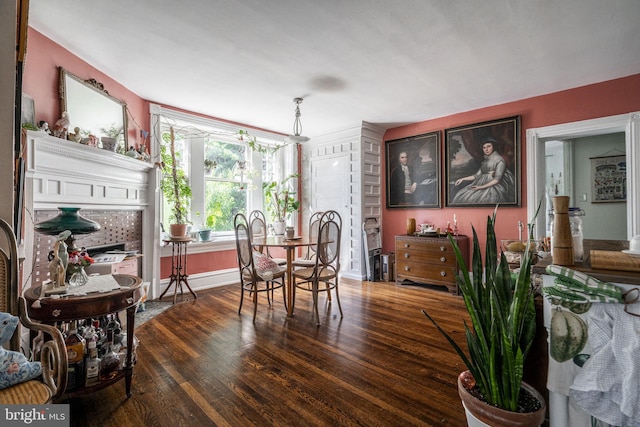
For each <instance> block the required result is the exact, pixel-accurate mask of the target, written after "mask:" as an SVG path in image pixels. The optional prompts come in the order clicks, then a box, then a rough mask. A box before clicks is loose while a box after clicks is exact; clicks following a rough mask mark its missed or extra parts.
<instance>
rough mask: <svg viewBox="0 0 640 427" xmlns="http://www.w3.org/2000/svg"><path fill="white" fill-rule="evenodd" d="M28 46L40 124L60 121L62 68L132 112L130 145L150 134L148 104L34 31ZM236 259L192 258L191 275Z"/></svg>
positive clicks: (29, 85)
mask: <svg viewBox="0 0 640 427" xmlns="http://www.w3.org/2000/svg"><path fill="white" fill-rule="evenodd" d="M27 43H28V46H27V58H26V64H25V69H24V77H23V84H22V91H23V92H24V93H26V94H27V95H29V96H31V97H32V98H33V99H34V103H35V110H36V120H37V121H40V120H45V121H47V122H49V125H51V126H53V123H55V122H56V120H57V119H58V118H59V117H60V100H59V97H58V80H59V72H58V67H59V66H62V67H63V68H65V69H66V70H68V71H70V72H71V73H73V74H75V75H76V76H78V77H80V78H82V79H89V78H93V79H96V80H97V81H99V82H100V83H102V84H103V85H104V87H105V89H107V90H108V91H109V94H110V95H112V96H114V97H115V98H118V99H120V100H122V101H124V102H125V103H126V104H127V107H128V109H129V117H128V128H129V142H130V144H134V145H136V146H137V144H138V143H139V142H141V139H140V128H141V127H142V129H144V130H147V131H148V130H149V128H150V125H149V120H150V118H149V102H148V101H146V100H144V99H142V98H140V97H139V96H138V95H136V94H135V93H133V92H131V91H130V90H128V89H127V88H126V87H124V86H122V85H121V84H120V83H118V82H116V81H115V80H113V79H111V78H110V77H109V76H107V75H105V74H104V73H102V72H101V71H99V70H98V69H96V68H94V67H92V66H91V65H89V64H87V63H86V62H84V61H83V60H81V59H80V58H78V57H77V56H75V55H74V54H72V53H71V52H69V51H68V50H66V49H64V48H63V47H62V46H60V45H58V44H56V43H54V42H53V41H51V40H50V39H48V38H47V37H45V36H44V35H42V34H40V33H39V32H37V31H36V30H34V29H33V28H29V33H28V39H27ZM167 107H168V108H172V107H170V106H167ZM235 257H236V253H235V250H233V251H224V252H216V253H215V260H216V262H215V264H213V263H212V262H211V260H212V259H213V258H214V255H212V254H210V253H209V254H196V255H189V261H188V265H189V273H191V274H196V273H202V272H206V271H213V270H221V269H226V268H233V267H236V266H237V263H236V258H235ZM170 273H171V258H170V257H164V258H162V259H161V260H160V277H161V278H167V277H169V275H170Z"/></svg>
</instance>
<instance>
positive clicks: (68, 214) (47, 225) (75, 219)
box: [34, 208, 100, 236]
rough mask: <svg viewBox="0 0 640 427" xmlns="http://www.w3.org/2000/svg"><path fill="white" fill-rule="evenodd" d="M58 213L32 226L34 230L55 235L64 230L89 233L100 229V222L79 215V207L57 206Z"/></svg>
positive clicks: (74, 232) (73, 232)
mask: <svg viewBox="0 0 640 427" xmlns="http://www.w3.org/2000/svg"><path fill="white" fill-rule="evenodd" d="M58 209H59V210H60V213H58V216H56V217H53V218H51V219H49V220H47V221H42V222H40V223H38V224H36V225H35V226H34V228H35V230H36V232H38V233H42V234H46V235H48V236H56V235H58V234H60V233H61V232H63V231H65V230H69V231H71V233H72V234H91V233H95V232H96V231H98V230H100V224H98V223H97V222H95V221H91V220H90V219H87V218H85V217H83V216H81V215H80V214H79V213H78V211H79V210H80V208H58Z"/></svg>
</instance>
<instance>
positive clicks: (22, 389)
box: [0, 380, 52, 405]
mask: <svg viewBox="0 0 640 427" xmlns="http://www.w3.org/2000/svg"><path fill="white" fill-rule="evenodd" d="M51 396H52V394H51V389H49V387H47V386H46V384H45V383H43V382H41V381H38V380H31V381H26V382H23V383H20V384H16V385H13V386H11V387H7V388H5V389H2V390H0V404H2V405H15V404H20V405H32V404H33V405H44V404H45V403H49V402H50V401H51Z"/></svg>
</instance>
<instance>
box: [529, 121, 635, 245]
mask: <svg viewBox="0 0 640 427" xmlns="http://www.w3.org/2000/svg"><path fill="white" fill-rule="evenodd" d="M615 132H624V134H625V145H626V147H625V148H626V153H627V236H628V238H629V239H631V238H632V237H633V236H635V235H638V234H640V206H639V203H640V185H639V184H638V182H639V180H640V112H637V111H636V112H633V113H628V114H620V115H617V116H609V117H602V118H597V119H591V120H583V121H579V122H572V123H564V124H559V125H553V126H545V127H541V128H532V129H527V218H528V221H529V222H531V221H532V220H533V218H534V216H535V213H536V208H537V207H538V202H539V201H540V200H543V199H544V195H545V174H544V173H539V172H540V171H544V170H545V163H544V143H545V142H546V141H548V140H551V139H559V140H563V139H572V138H580V137H585V136H594V135H603V134H609V133H615ZM543 209H544V206H543ZM535 230H536V233H537V234H538V235H537V238H540V236H541V234H542V233H544V230H545V218H544V215H538V218H537V219H536V227H535Z"/></svg>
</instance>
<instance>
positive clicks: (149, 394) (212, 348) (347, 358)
mask: <svg viewBox="0 0 640 427" xmlns="http://www.w3.org/2000/svg"><path fill="white" fill-rule="evenodd" d="M239 292H240V291H239V288H238V286H225V287H220V288H215V289H211V290H207V291H201V292H199V293H198V298H197V299H196V300H193V299H191V298H190V297H186V296H185V300H184V301H183V302H179V303H177V304H176V305H175V306H173V307H171V308H169V309H168V310H166V311H164V312H162V313H160V314H158V315H157V316H156V317H154V318H152V319H151V320H149V321H147V322H146V323H144V324H143V325H140V326H139V327H137V328H136V336H137V337H138V339H139V340H140V345H139V347H138V363H137V365H136V367H135V370H134V378H133V386H132V396H131V397H130V398H126V396H125V392H124V382H121V383H118V384H114V385H113V386H111V387H109V388H106V389H103V390H100V391H98V392H96V393H93V394H89V395H85V396H82V397H76V398H73V399H69V400H66V401H65V402H66V403H70V404H71V413H72V418H71V425H72V426H83V427H85V426H88V427H91V426H172V427H173V426H214V425H217V426H269V425H274V426H301V425H304V426H464V425H466V421H465V418H464V410H463V408H462V405H461V403H460V399H459V397H458V392H457V389H456V377H457V375H458V373H459V372H461V371H462V370H464V366H463V364H462V362H461V361H460V360H459V359H458V356H457V355H456V354H455V352H454V351H453V350H452V349H451V347H450V346H449V344H448V343H447V342H446V341H445V340H444V338H443V337H442V336H441V335H440V334H439V332H438V331H437V330H436V329H435V328H434V327H433V326H432V325H431V323H429V322H428V320H427V319H426V318H425V317H424V316H423V315H422V313H421V312H420V309H422V308H425V309H427V310H428V311H429V312H430V314H432V315H433V317H435V318H436V319H438V321H440V322H441V324H442V325H443V326H444V327H445V329H446V330H447V331H448V332H450V333H451V334H452V336H454V338H455V339H456V340H457V341H458V342H460V343H462V342H463V341H464V329H463V320H464V319H467V318H468V317H467V314H466V310H465V309H464V305H463V301H462V299H461V297H459V296H453V295H450V294H449V293H448V292H447V291H446V289H445V288H441V289H440V288H427V287H420V286H398V285H396V284H395V283H388V282H375V283H374V282H357V281H349V280H343V281H342V282H341V285H340V298H341V302H342V308H343V311H344V317H343V318H340V315H339V311H338V307H337V304H336V302H335V297H334V300H333V302H332V303H329V304H327V303H326V298H324V296H321V297H320V304H321V309H320V317H321V319H320V320H321V322H322V324H321V326H319V327H316V325H315V322H314V321H313V320H312V314H311V313H312V304H311V295H310V294H308V293H306V292H299V293H298V295H297V296H296V307H295V308H296V310H295V316H294V317H293V318H287V317H286V311H285V308H284V304H283V300H282V294H281V293H276V300H275V303H274V305H273V306H272V307H271V308H270V307H269V306H268V305H267V301H266V298H265V297H264V295H260V297H261V298H259V306H258V314H257V318H256V322H255V324H254V323H252V309H253V307H252V303H251V300H248V299H247V298H245V302H244V304H245V305H244V307H243V311H242V314H241V315H238V313H237V310H238V304H239Z"/></svg>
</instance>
